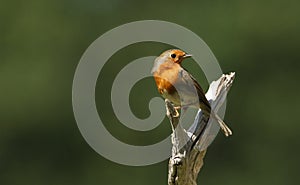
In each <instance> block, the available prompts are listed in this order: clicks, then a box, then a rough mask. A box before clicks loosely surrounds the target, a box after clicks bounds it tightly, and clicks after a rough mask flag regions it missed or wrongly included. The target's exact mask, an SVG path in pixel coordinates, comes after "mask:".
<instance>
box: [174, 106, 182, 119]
mask: <svg viewBox="0 0 300 185" xmlns="http://www.w3.org/2000/svg"><path fill="white" fill-rule="evenodd" d="M180 108H181V106H175V107H174V109H175V111H176V115H175V117H179V112H178V110H180Z"/></svg>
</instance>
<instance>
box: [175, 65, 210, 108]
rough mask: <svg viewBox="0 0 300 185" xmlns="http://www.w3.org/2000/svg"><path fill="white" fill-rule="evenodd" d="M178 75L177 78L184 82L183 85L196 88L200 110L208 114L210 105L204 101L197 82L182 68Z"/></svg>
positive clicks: (203, 95) (201, 90)
mask: <svg viewBox="0 0 300 185" xmlns="http://www.w3.org/2000/svg"><path fill="white" fill-rule="evenodd" d="M179 75H180V76H179V77H180V78H181V79H182V80H183V81H184V83H186V84H188V85H189V86H193V87H195V88H196V90H197V94H198V97H199V102H200V108H201V109H202V110H203V109H204V111H207V112H210V109H211V108H210V104H209V102H208V100H207V99H206V96H205V93H204V92H203V89H202V88H201V86H200V84H199V83H198V82H197V80H196V79H195V78H194V77H193V76H192V75H191V74H190V73H189V72H188V71H187V70H185V69H184V68H182V70H180V72H179Z"/></svg>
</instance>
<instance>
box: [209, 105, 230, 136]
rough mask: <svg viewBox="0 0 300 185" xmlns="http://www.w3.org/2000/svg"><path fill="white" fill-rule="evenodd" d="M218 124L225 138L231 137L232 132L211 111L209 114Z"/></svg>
mask: <svg viewBox="0 0 300 185" xmlns="http://www.w3.org/2000/svg"><path fill="white" fill-rule="evenodd" d="M210 115H211V116H212V117H213V118H214V119H215V120H216V121H217V122H218V123H219V124H220V127H221V129H222V131H223V132H224V134H225V136H227V137H228V136H230V135H232V131H231V130H230V128H229V127H228V126H227V125H226V123H225V122H224V121H223V120H222V119H221V118H220V117H219V116H218V115H217V114H216V113H214V112H213V111H212V112H211V114H210Z"/></svg>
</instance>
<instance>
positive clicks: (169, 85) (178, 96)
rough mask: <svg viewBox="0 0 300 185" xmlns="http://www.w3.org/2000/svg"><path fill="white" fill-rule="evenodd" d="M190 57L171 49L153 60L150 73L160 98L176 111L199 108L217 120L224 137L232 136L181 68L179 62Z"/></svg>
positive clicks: (191, 78) (191, 79)
mask: <svg viewBox="0 0 300 185" xmlns="http://www.w3.org/2000/svg"><path fill="white" fill-rule="evenodd" d="M191 56H192V55H189V54H187V53H185V52H184V51H181V50H179V49H171V50H167V51H165V52H163V53H162V54H161V55H160V56H159V57H157V58H156V59H155V61H154V66H153V68H152V71H151V73H152V74H153V76H154V80H155V82H156V86H157V89H158V92H159V93H160V94H161V95H162V97H164V98H165V99H168V100H169V101H171V102H172V103H173V104H174V106H175V108H176V109H178V108H180V107H183V108H187V107H196V108H200V109H201V110H202V112H203V114H204V115H205V116H207V117H208V118H210V117H212V118H214V119H216V120H217V122H218V123H219V124H220V127H221V129H222V131H223V132H224V134H225V136H230V135H232V131H231V130H230V129H229V128H228V126H227V125H226V124H225V123H224V121H223V120H222V119H221V118H220V117H219V116H218V115H217V114H216V113H215V112H213V111H212V110H211V106H210V104H209V102H208V100H207V99H206V97H205V94H204V92H203V90H202V88H201V86H200V85H199V83H198V82H197V81H196V80H195V78H194V77H193V76H192V75H191V74H190V73H189V72H188V71H187V70H186V69H184V68H183V67H182V66H181V62H182V61H183V60H184V59H186V58H188V57H191Z"/></svg>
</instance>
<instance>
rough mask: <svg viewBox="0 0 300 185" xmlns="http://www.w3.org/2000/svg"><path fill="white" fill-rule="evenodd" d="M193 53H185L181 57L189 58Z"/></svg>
mask: <svg viewBox="0 0 300 185" xmlns="http://www.w3.org/2000/svg"><path fill="white" fill-rule="evenodd" d="M192 56H193V55H191V54H185V55H183V58H190V57H192Z"/></svg>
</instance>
